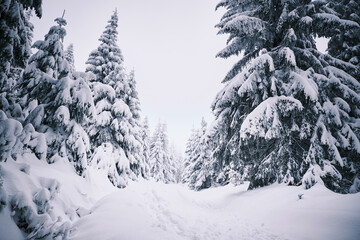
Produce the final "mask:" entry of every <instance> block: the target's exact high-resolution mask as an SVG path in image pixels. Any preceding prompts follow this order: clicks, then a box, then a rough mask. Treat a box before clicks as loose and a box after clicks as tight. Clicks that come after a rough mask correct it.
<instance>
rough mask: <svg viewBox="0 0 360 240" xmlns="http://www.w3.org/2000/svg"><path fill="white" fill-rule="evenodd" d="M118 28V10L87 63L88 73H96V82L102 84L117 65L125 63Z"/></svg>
mask: <svg viewBox="0 0 360 240" xmlns="http://www.w3.org/2000/svg"><path fill="white" fill-rule="evenodd" d="M117 27H118V15H117V10H115V11H114V14H113V15H112V16H111V19H110V20H109V21H108V25H106V27H105V31H104V32H103V34H102V35H101V36H100V38H99V41H100V42H101V43H100V45H99V47H98V48H97V49H95V50H94V51H92V52H91V53H90V56H89V58H88V60H87V61H86V64H88V66H87V67H86V72H89V71H90V72H92V73H94V74H95V81H100V82H102V81H103V80H104V79H105V78H106V77H107V76H108V75H109V74H110V72H111V71H113V70H115V68H116V67H117V65H122V64H123V62H124V57H123V55H122V53H121V50H120V48H119V47H118V45H117V43H116V42H117V35H118V32H117Z"/></svg>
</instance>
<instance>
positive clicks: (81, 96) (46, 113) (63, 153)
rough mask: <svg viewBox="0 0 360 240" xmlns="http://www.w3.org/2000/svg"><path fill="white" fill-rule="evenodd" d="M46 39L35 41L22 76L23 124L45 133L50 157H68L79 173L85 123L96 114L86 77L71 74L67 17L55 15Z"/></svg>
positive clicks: (85, 154)
mask: <svg viewBox="0 0 360 240" xmlns="http://www.w3.org/2000/svg"><path fill="white" fill-rule="evenodd" d="M55 22H56V23H57V25H55V26H53V27H51V28H50V30H49V33H48V34H46V35H45V39H44V40H43V41H41V40H39V41H37V42H35V43H34V47H36V48H37V49H38V51H37V52H36V53H35V54H33V55H32V56H31V57H30V59H29V65H28V66H27V67H26V69H25V71H24V74H23V78H22V79H21V81H20V86H21V89H22V92H21V95H20V96H21V97H22V105H23V106H24V108H25V110H26V111H25V112H28V114H27V115H26V116H25V117H26V118H25V121H24V124H25V125H26V124H31V125H32V126H33V127H34V128H35V129H36V131H38V132H40V133H45V134H46V141H47V144H48V148H47V152H48V153H47V161H48V162H49V163H52V162H54V161H56V160H57V159H59V158H66V159H68V160H69V161H70V162H72V163H73V164H74V168H75V170H76V172H77V173H78V174H79V175H82V174H84V173H85V170H86V168H87V165H88V163H87V158H88V154H89V152H90V144H89V139H88V135H87V133H86V132H85V131H84V129H83V127H82V126H83V124H84V122H85V121H88V120H89V119H90V118H91V117H92V115H93V112H94V110H93V108H94V107H93V100H92V96H91V92H90V88H89V86H88V84H87V81H86V80H84V79H82V78H80V77H79V78H77V79H75V80H74V79H71V78H70V77H69V64H68V62H67V61H66V59H65V56H64V50H63V44H62V42H63V39H64V37H65V35H66V31H65V29H64V26H65V25H66V20H65V19H64V18H63V17H62V18H56V19H55Z"/></svg>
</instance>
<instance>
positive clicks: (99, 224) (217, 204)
mask: <svg viewBox="0 0 360 240" xmlns="http://www.w3.org/2000/svg"><path fill="white" fill-rule="evenodd" d="M234 189H235V188H234ZM235 191H237V192H233V193H228V194H227V195H223V194H216V193H215V194H214V192H205V191H204V192H194V191H191V190H189V189H187V188H186V187H184V186H182V185H165V184H162V183H155V182H153V183H151V184H138V183H136V184H133V185H130V186H129V187H127V188H125V189H120V190H118V191H116V192H114V193H112V194H109V195H107V196H105V197H104V198H102V199H101V200H100V201H98V202H97V203H96V204H95V206H94V207H93V208H92V209H91V211H90V212H91V213H90V214H89V215H86V216H83V217H82V218H80V219H79V220H78V221H77V222H75V223H74V225H73V228H72V232H71V236H70V239H73V240H78V239H142V240H144V239H149V240H150V239H154V240H155V239H169V240H170V239H171V240H177V239H179V240H180V239H191V240H201V239H204V240H205V239H206V240H207V239H209V240H211V239H214V240H215V239H222V240H230V239H234V240H235V239H236V240H239V239H254V240H265V239H267V240H272V239H274V240H275V239H276V240H282V239H288V238H285V237H283V236H278V235H274V234H272V233H270V232H269V231H268V230H267V229H266V228H264V226H263V225H259V226H255V225H253V224H251V223H249V222H248V221H247V219H245V218H243V217H242V216H241V212H237V211H232V210H231V209H230V208H228V207H227V206H228V203H229V201H231V198H232V196H231V195H232V194H241V193H239V192H241V191H242V190H241V189H240V188H239V189H235Z"/></svg>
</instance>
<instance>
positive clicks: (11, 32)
mask: <svg viewBox="0 0 360 240" xmlns="http://www.w3.org/2000/svg"><path fill="white" fill-rule="evenodd" d="M41 4H42V1H41V0H39V1H29V0H21V1H20V0H13V1H5V2H2V3H1V7H0V16H1V17H0V36H1V38H0V89H1V92H3V91H7V92H10V91H11V90H12V87H14V85H15V83H14V81H16V80H14V79H13V78H12V77H11V76H10V79H9V74H11V70H12V69H17V68H21V69H23V68H25V66H26V63H27V59H28V58H29V56H30V47H31V45H29V41H28V39H29V35H30V34H31V33H29V32H28V30H29V28H28V27H29V25H28V21H27V19H26V15H25V13H24V10H25V9H29V10H31V9H34V10H35V13H36V15H37V16H38V17H41V15H42V9H41Z"/></svg>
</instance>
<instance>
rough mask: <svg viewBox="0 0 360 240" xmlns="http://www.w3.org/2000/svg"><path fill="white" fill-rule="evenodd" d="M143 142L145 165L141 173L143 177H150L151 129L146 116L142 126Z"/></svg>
mask: <svg viewBox="0 0 360 240" xmlns="http://www.w3.org/2000/svg"><path fill="white" fill-rule="evenodd" d="M141 142H142V146H143V157H142V159H143V160H144V167H143V168H142V172H141V175H142V177H143V178H148V177H149V176H150V166H149V159H150V129H149V122H148V118H147V117H145V118H144V120H143V122H142V127H141Z"/></svg>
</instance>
